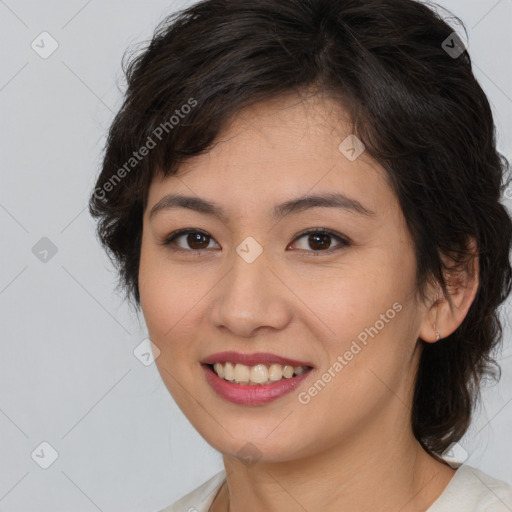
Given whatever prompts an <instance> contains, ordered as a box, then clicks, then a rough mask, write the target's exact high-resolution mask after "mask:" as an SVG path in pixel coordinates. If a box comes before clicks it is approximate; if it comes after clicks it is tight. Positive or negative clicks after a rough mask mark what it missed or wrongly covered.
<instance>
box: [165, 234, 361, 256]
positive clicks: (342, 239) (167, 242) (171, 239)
mask: <svg viewBox="0 0 512 512" xmlns="http://www.w3.org/2000/svg"><path fill="white" fill-rule="evenodd" d="M195 233H199V234H201V235H204V236H205V237H207V238H210V239H213V237H211V236H210V235H209V234H208V233H206V232H205V231H201V230H199V229H188V228H187V229H179V230H177V231H173V232H172V233H171V234H170V235H169V236H167V237H166V238H165V239H164V240H163V241H162V242H161V245H164V246H168V247H169V249H170V250H171V251H173V252H181V253H194V254H196V255H201V254H202V253H203V252H205V251H209V250H210V249H183V248H176V247H173V246H172V245H171V244H172V243H173V242H174V241H175V240H176V238H179V237H180V236H183V235H189V234H195ZM311 234H320V235H328V236H330V237H332V238H335V239H337V240H338V241H339V242H340V244H339V245H337V246H335V247H334V248H331V249H326V250H316V251H315V250H307V249H299V251H303V252H306V253H310V254H309V256H313V257H317V256H320V254H331V253H333V252H336V251H339V250H341V249H343V248H344V247H348V246H350V245H351V242H350V241H349V240H348V239H347V238H345V237H342V236H341V235H339V234H337V233H335V232H333V231H330V230H328V229H325V228H313V229H308V230H306V231H303V232H302V233H299V234H298V235H297V236H296V237H295V238H294V239H293V241H292V242H291V243H294V242H296V241H297V240H299V239H301V238H302V237H304V236H306V235H311Z"/></svg>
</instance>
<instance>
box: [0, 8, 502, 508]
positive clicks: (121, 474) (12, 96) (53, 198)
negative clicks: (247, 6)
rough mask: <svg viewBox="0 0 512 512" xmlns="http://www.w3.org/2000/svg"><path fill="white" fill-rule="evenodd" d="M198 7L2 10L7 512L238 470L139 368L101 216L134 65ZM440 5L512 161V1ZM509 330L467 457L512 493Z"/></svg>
mask: <svg viewBox="0 0 512 512" xmlns="http://www.w3.org/2000/svg"><path fill="white" fill-rule="evenodd" d="M188 4H190V2H174V3H173V2H169V1H163V0H153V1H152V2H143V1H141V0H139V1H130V2H127V1H126V0H125V1H121V0H111V1H109V2H101V1H100V0H92V1H86V0H68V1H64V0H48V1H44V2H42V1H41V2H38V1H35V0H31V1H24V2H23V1H20V0H6V1H1V0H0V38H1V45H0V52H1V56H2V58H1V68H0V115H1V121H2V132H1V134H2V136H1V138H0V141H1V142H0V143H1V148H0V149H1V153H0V154H1V155H2V158H1V179H2V185H1V188H0V225H1V229H2V240H3V241H2V260H1V266H0V308H1V319H0V322H1V352H0V354H1V358H0V390H1V394H0V511H4V512H6V511H9V512H16V511H35V510H37V511H39V512H45V511H50V510H51V511H53V512H58V511H69V510H73V511H74V512H82V511H83V512H89V511H91V512H93V511H95V510H101V511H105V512H107V511H140V512H148V511H153V510H157V509H159V508H160V507H163V506H165V505H167V504H169V503H171V502H173V501H174V500H176V499H177V498H179V497H181V496H182V495H183V494H185V493H186V492H188V491H190V490H191V489H193V488H195V487H196V486H197V485H199V484H200V483H202V482H203V481H205V480H206V479H207V478H209V477H210V476H211V475H213V474H214V473H216V472H217V471H219V470H220V469H222V459H221V457H220V455H219V454H218V453H217V452H216V451H215V450H214V449H213V448H211V447H210V446H209V445H208V444H207V443H206V442H205V441H204V440H203V439H202V438H201V437H200V436H199V435H198V434H197V433H196V432H195V430H194V429H193V428H192V426H191V425H190V424H189V423H188V421H187V420H186V419H185V418H184V416H183V415H182V414H181V412H180V411H179V409H178V408H177V406H176V405H175V404H174V402H173V400H172V399H171V398H170V396H169V394H168V392H167V390H166V388H165V387H164V385H163V384H162V382H161V380H160V376H159V374H158V372H157V370H156V368H155V366H154V365H151V366H148V367H146V366H144V365H143V364H142V363H141V362H140V361H139V360H138V359H136V358H135V356H134V354H133V350H134V348H135V347H136V346H137V345H139V343H140V342H141V341H142V340H143V339H144V338H146V336H147V331H146V330H145V326H144V321H143V318H142V315H141V316H140V319H137V318H136V317H135V315H134V314H133V313H132V311H131V310H130V309H129V307H128V306H127V305H126V304H123V303H122V300H121V297H120V296H118V295H116V293H115V291H114V285H115V275H114V271H113V268H112V266H111V265H110V262H109V260H108V258H107V256H106V255H105V254H104V252H103V250H102V249H101V248H100V246H99V244H98V243H97V241H96V239H95V236H94V223H93V221H92V219H91V218H90V216H89V214H88V212H87V210H86V204H87V199H88V195H89V193H90V191H91V190H92V188H93V185H94V183H95V178H96V175H97V172H98V169H99V164H100V156H101V149H102V147H103V143H104V138H105V135H106V132H107V129H108V126H109V123H110V122H111V120H112V118H113V114H114V113H115V111H116V109H117V108H118V107H119V106H120V100H121V94H120V92H119V90H118V88H117V85H118V84H119V85H120V86H121V87H122V86H123V80H122V78H123V77H122V74H121V68H120V62H121V57H122V55H123V51H124V50H125V49H126V48H127V47H128V46H131V47H133V46H134V45H136V44H137V43H140V42H143V41H144V40H147V39H148V38H150V37H151V34H152V32H153V29H154V27H155V26H156V24H157V23H158V22H159V21H160V20H161V19H162V18H163V17H164V16H165V15H166V14H169V13H171V12H173V11H175V10H177V9H178V8H181V7H182V6H184V5H188ZM440 4H441V5H443V6H445V7H448V8H449V9H451V10H453V12H454V13H455V14H456V15H458V16H459V17H461V18H462V20H463V21H464V23H465V24H466V26H467V28H468V31H469V51H470V53H471V56H472V58H473V62H474V68H475V74H476V76H477V78H478V79H479V81H480V83H481V84H482V87H483V88H484V90H485V91H486V93H487V94H488V96H489V98H490V100H491V102H492V106H493V110H494V114H495V116H496V117H495V119H496V125H497V127H498V137H499V143H498V144H499V149H500V150H501V151H502V152H503V153H505V154H506V155H507V156H508V158H510V157H511V156H512V58H511V55H512V52H511V50H512V35H511V34H512V30H511V29H512V0H501V1H496V0H478V1H471V2H468V1H467V0H449V1H448V0H445V1H443V2H440ZM43 31H47V32H49V33H50V34H51V36H52V37H53V38H54V39H55V40H56V41H57V42H58V45H59V47H58V49H57V50H56V51H55V53H53V54H52V55H51V56H50V57H49V58H47V59H42V58H41V57H40V56H39V55H38V54H36V52H35V51H34V50H33V49H32V48H31V42H32V41H33V40H34V39H36V37H37V36H38V35H39V34H40V33H41V32H43ZM43 237H47V238H48V239H49V240H51V242H52V243H53V244H54V245H55V246H56V248H57V253H56V254H55V255H54V256H53V257H51V258H50V257H48V261H47V262H42V261H40V259H38V258H37V257H36V255H35V254H34V253H33V251H32V248H33V247H34V246H35V245H36V243H38V241H39V240H40V239H41V238H43ZM508 309H509V305H507V307H506V308H505V309H504V310H503V317H504V318H505V317H506V313H507V311H508ZM506 329H507V330H506V343H505V346H504V351H503V354H502V357H501V364H502V367H503V377H502V381H501V383H500V385H499V386H497V387H492V388H491V387H490V388H486V389H485V392H484V397H485V406H484V408H483V409H482V410H481V411H479V412H478V413H477V415H476V417H475V421H474V424H473V426H472V428H471V430H470V432H469V433H468V435H466V436H465V438H464V439H463V440H462V442H461V445H462V446H463V447H464V449H465V450H466V451H467V452H468V453H469V459H468V460H467V461H466V462H467V463H470V464H472V465H474V466H477V467H479V468H481V469H482V470H484V471H486V472H488V473H489V474H491V475H493V476H495V477H497V478H500V479H503V480H507V481H508V482H510V483H512V464H511V462H510V461H511V459H512V442H511V437H510V435H511V432H512V357H511V356H512V347H511V332H510V328H509V324H508V320H507V325H506ZM43 441H46V442H48V443H49V444H50V445H51V446H52V447H53V448H54V449H55V450H56V451H57V452H58V454H59V456H58V458H57V460H56V461H55V462H54V463H53V464H52V465H51V466H50V467H49V468H48V469H42V468H41V467H40V466H39V465H38V464H36V462H35V461H34V460H33V458H32V456H31V453H32V452H33V451H34V450H35V449H36V448H37V447H38V446H39V445H40V443H41V442H43ZM36 453H39V455H40V459H39V460H42V459H43V458H44V457H47V456H48V454H49V451H48V450H47V449H46V451H44V449H43V452H40V451H39V452H37V451H36ZM42 453H43V454H44V456H43V455H41V454H42ZM34 457H35V458H36V459H37V456H34Z"/></svg>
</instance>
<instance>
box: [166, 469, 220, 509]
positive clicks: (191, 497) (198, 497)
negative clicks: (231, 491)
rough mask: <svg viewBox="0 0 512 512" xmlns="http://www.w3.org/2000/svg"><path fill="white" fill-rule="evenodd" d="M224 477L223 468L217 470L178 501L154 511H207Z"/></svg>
mask: <svg viewBox="0 0 512 512" xmlns="http://www.w3.org/2000/svg"><path fill="white" fill-rule="evenodd" d="M225 479H226V472H225V470H222V471H219V472H218V473H216V474H215V475H213V476H212V477H211V478H210V479H209V480H207V481H206V482H204V483H203V484H201V485H200V486H199V487H197V488H196V489H194V490H193V491H191V492H189V493H188V494H186V495H185V496H183V497H182V498H181V499H179V500H178V501H175V502H174V503H172V504H171V505H169V506H167V507H166V508H164V509H162V510H158V511H156V512H208V509H209V508H210V505H211V504H212V502H213V499H214V498H215V495H216V494H217V492H218V491H219V489H220V487H221V485H222V483H223V482H224V480H225Z"/></svg>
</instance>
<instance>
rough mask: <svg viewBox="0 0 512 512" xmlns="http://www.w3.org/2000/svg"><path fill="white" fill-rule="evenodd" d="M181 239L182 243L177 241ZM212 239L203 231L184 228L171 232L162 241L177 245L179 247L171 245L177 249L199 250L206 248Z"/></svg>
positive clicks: (164, 243)
mask: <svg viewBox="0 0 512 512" xmlns="http://www.w3.org/2000/svg"><path fill="white" fill-rule="evenodd" d="M180 239H181V240H182V242H181V244H178V243H176V241H177V240H180ZM211 240H212V237H211V236H210V235H208V234H207V233H203V232H202V231H198V230H190V229H189V230H184V229H182V230H179V231H176V232H174V233H171V234H170V235H169V236H168V237H167V238H166V239H165V240H164V241H163V242H162V243H163V245H169V246H172V245H177V246H178V248H174V247H171V248H172V249H173V250H175V251H188V252H199V251H202V250H206V249H207V248H208V246H209V244H210V241H211ZM182 244H185V245H182Z"/></svg>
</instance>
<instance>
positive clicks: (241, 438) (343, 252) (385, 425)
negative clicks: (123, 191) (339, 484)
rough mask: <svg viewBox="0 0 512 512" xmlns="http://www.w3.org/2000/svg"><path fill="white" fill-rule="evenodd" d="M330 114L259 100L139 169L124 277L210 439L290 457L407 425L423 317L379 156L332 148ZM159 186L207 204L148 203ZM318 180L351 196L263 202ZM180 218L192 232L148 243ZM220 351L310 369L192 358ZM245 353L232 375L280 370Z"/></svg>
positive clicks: (312, 190)
mask: <svg viewBox="0 0 512 512" xmlns="http://www.w3.org/2000/svg"><path fill="white" fill-rule="evenodd" d="M342 115H343V113H342V112H341V111H338V110H337V109H336V104H335V103H332V102H331V101H330V100H328V99H326V98H323V99H321V98H319V97H316V98H311V99H309V100H307V101H306V102H302V103H301V102H299V99H298V97H294V96H289V97H286V98H283V97H281V98H280V99H279V100H272V101H268V102H264V103H260V104H258V105H255V106H252V107H250V108H248V109H246V110H245V111H243V112H241V113H240V114H239V115H238V116H237V117H236V118H235V119H234V121H233V122H232V123H231V124H230V126H229V127H228V129H227V130H226V131H225V132H224V133H223V134H222V135H221V136H220V137H219V139H218V140H217V142H218V143H217V144H216V145H215V146H214V148H213V149H212V150H211V151H210V152H209V153H207V154H204V155H200V156H198V157H195V158H193V159H191V160H189V161H187V162H186V163H184V164H183V165H182V166H181V167H180V170H179V172H178V174H177V175H176V176H172V177H168V178H166V179H161V178H156V179H155V180H154V182H153V183H152V184H151V187H150V190H149V196H148V207H147V209H146V211H145V212H144V220H143V240H142V248H141V260H140V273H139V287H140V296H141V306H142V311H143V314H144V317H145V321H146V324H147V327H148V331H149V336H150V338H151V340H152V341H153V343H154V344H155V345H156V346H157V347H158V348H159V350H160V355H159V356H158V357H157V359H156V364H157V366H158V369H159V371H160V374H161V376H162V378H163V380H164V382H165V384H166V386H167V388H168V389H169V391H170V393H171V394H172V396H173V397H174V399H175V401H176V403H177V404H178V406H179V407H180V408H181V410H182V411H183V413H184V414H185V415H186V417H187V418H188V419H189V421H190V422H191V423H192V425H193V426H194V427H195V428H196V429H197V431H198V432H199V433H200V434H201V435H202V436H203V437H204V438H205V439H206V441H207V442H209V443H210V444H211V445H212V446H213V447H214V448H216V449H217V450H219V451H220V452H222V453H224V454H227V455H234V456H236V455H237V454H238V456H239V457H244V456H245V457H246V456H251V450H252V452H254V453H253V456H254V457H256V458H259V459H260V460H261V461H269V462H275V461H285V460H292V459H295V458H298V457H304V456H309V455H313V454H315V453H319V452H320V451H321V450H326V449H332V448H333V447H335V446H340V444H343V443H347V442H349V441H353V440H354V439H356V438H357V436H363V437H364V436H366V435H368V438H369V439H377V438H379V439H380V438H381V437H382V436H383V435H384V433H385V432H386V430H389V429H396V428H397V426H399V427H398V428H400V427H403V426H404V425H409V423H408V417H409V414H410V413H409V405H408V404H409V401H410V399H411V396H412V389H413V379H414V375H415V372H416V365H417V361H418V355H419V352H418V350H417V343H416V342H417V338H418V336H419V335H420V334H419V333H420V330H421V329H422V328H425V329H426V327H425V325H426V309H425V308H423V307H421V306H420V305H418V304H417V303H416V302H415V271H416V264H415V258H414V253H413V246H412V240H411V238H410V236H409V234H408V231H407V230H406V225H405V221H404V218H403V215H402V213H401V209H400V207H399V204H398V202H397V199H396V197H395V195H394V194H393V192H392V190H391V188H390V187H389V185H388V184H387V182H386V181H385V179H384V175H385V173H384V170H383V169H382V168H381V167H379V166H378V165H377V164H376V163H375V162H374V161H372V160H371V159H370V157H369V155H368V154H367V152H364V151H363V152H362V154H360V156H358V157H357V158H355V156H357V149H358V148H357V147H356V148H355V149H356V151H352V150H351V149H350V147H351V146H350V140H348V141H346V142H345V145H342V146H341V149H339V146H340V143H342V142H343V141H344V140H345V139H346V138H347V136H348V135H350V131H349V128H348V125H345V124H344V123H343V122H342V120H341V119H342ZM176 129H179V126H178V127H176ZM354 158H355V159H354ZM168 194H175V195H177V194H179V195H183V196H190V197H192V198H195V199H198V200H202V201H208V202H209V203H212V204H214V205H215V207H216V208H217V209H218V210H219V211H220V210H222V214H223V216H218V215H217V214H213V213H207V212H206V211H200V209H199V208H193V206H194V205H193V204H192V203H189V206H191V207H190V208H187V207H184V206H183V205H182V206H176V205H175V206H174V207H172V208H171V207H169V208H159V210H158V211H157V212H155V213H154V215H153V216H152V217H150V212H151V211H152V209H153V207H154V206H155V205H156V204H157V203H159V202H160V201H161V200H162V198H163V197H164V196H166V195H168ZM329 194H339V195H340V197H341V195H342V196H346V198H349V199H350V200H351V201H354V202H356V201H357V202H358V203H360V205H361V206H362V208H360V209H357V208H353V207H351V206H353V205H354V204H355V203H349V202H348V201H345V202H344V201H342V199H341V198H338V206H337V207H336V206H333V205H330V206H326V205H324V206H318V204H317V206H313V207H308V206H311V204H309V205H308V203H304V204H303V207H302V208H282V209H281V210H280V215H277V216H276V215H274V213H275V212H277V211H278V210H276V206H277V205H281V204H283V203H286V202H289V201H294V200H296V199H298V198H303V197H310V196H327V195H329ZM363 208H364V209H365V210H366V211H367V213H366V214H365V213H363ZM181 229H190V230H198V231H200V233H195V234H184V235H183V234H182V235H181V236H178V237H177V238H176V239H175V240H174V241H171V243H170V244H169V245H164V244H163V242H164V241H165V239H166V238H168V237H169V235H170V234H171V233H173V232H174V231H177V230H181ZM322 229H324V230H327V231H328V232H329V233H328V234H325V233H324V234H322V233H318V231H319V230H322ZM305 230H311V231H312V232H313V233H311V234H306V235H303V234H302V232H304V231H305ZM337 237H339V238H337ZM344 240H345V241H346V242H348V243H345V242H344ZM179 249H181V251H179ZM201 249H202V251H201ZM433 332H434V331H433V330H432V333H433ZM225 351H233V352H237V353H239V354H241V355H247V354H250V355H253V354H256V353H263V352H264V353H268V354H272V355H275V356H280V357H281V358H284V359H290V360H293V361H295V362H303V363H306V365H307V366H311V367H312V369H311V370H306V371H304V372H303V373H302V375H300V376H299V377H298V378H297V377H290V378H288V377H286V376H284V377H282V379H281V380H280V381H277V380H276V382H275V383H273V384H270V385H261V384H255V385H254V384H238V383H236V382H235V383H233V382H228V381H227V380H225V379H221V378H220V377H218V376H216V375H215V374H213V372H212V370H211V369H210V368H209V367H208V366H206V365H205V364H203V363H204V361H205V360H206V359H207V358H209V357H210V356H212V355H214V354H218V353H220V352H225ZM223 357H224V360H222V358H223ZM259 358H260V359H261V364H262V365H263V366H265V369H264V368H263V366H258V364H257V363H258V360H260V359H259ZM233 359H236V358H235V356H229V357H226V356H220V360H221V361H222V362H223V363H225V362H226V361H227V362H232V363H236V362H237V361H236V360H235V361H233ZM241 361H242V359H241ZM247 362H248V363H251V364H248V365H246V366H249V368H250V367H252V366H257V368H256V369H255V370H253V373H252V374H251V373H250V371H249V370H248V369H246V368H245V367H244V366H239V367H238V369H235V372H234V374H235V375H236V376H238V377H239V378H240V379H242V380H243V379H246V378H247V374H249V375H250V376H251V377H252V378H254V379H255V380H258V378H260V379H267V378H269V377H270V375H269V374H268V372H269V370H270V374H271V375H272V378H274V379H279V377H280V375H281V374H280V373H279V371H280V370H284V371H285V375H287V372H288V371H290V369H288V370H286V369H285V368H284V366H285V365H282V366H275V364H274V365H273V366H272V368H271V363H272V359H264V358H263V357H260V356H256V357H255V358H254V359H253V360H252V361H247ZM288 366H292V367H293V364H290V365H288ZM223 368H225V367H224V365H223ZM265 370H266V371H267V373H265ZM224 371H225V372H227V373H228V375H227V376H228V377H229V378H232V376H231V374H230V373H229V369H227V370H226V369H224ZM298 373H300V370H299V371H298ZM288 375H289V374H288ZM256 388H257V389H256ZM272 393H276V395H272ZM272 397H273V398H272ZM270 398H272V399H270ZM251 400H252V401H251ZM370 433H373V435H370ZM378 442H381V441H378ZM246 443H252V444H251V445H249V444H246ZM253 445H254V446H253Z"/></svg>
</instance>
